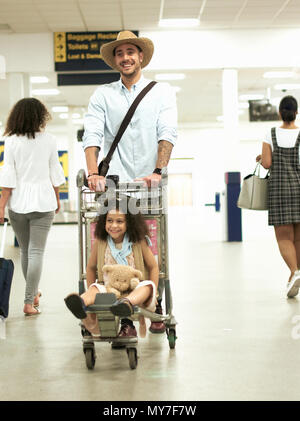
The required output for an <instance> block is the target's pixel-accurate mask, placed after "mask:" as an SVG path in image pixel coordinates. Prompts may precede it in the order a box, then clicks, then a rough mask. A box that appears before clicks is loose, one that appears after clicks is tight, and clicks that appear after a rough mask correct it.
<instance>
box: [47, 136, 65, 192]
mask: <svg viewBox="0 0 300 421" xmlns="http://www.w3.org/2000/svg"><path fill="white" fill-rule="evenodd" d="M53 140H54V139H53ZM51 146H52V149H51V155H50V160H49V166H50V179H51V183H52V185H53V186H54V187H58V186H61V185H62V184H65V182H66V179H65V175H64V170H63V168H62V166H61V164H60V162H59V159H58V152H57V147H56V142H55V141H53V142H52V145H51Z"/></svg>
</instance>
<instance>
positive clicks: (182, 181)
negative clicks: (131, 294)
mask: <svg viewBox="0 0 300 421" xmlns="http://www.w3.org/2000/svg"><path fill="white" fill-rule="evenodd" d="M189 25H190V26H189ZM121 30H130V31H138V34H139V36H143V37H148V38H150V39H152V40H153V42H154V46H155V52H154V55H153V58H152V60H151V62H150V63H149V65H148V66H147V67H146V68H145V69H144V70H143V74H144V76H145V77H146V78H148V79H153V80H157V81H163V82H167V83H169V84H170V85H171V86H172V87H173V88H174V90H175V92H176V99H177V107H178V139H177V143H176V145H175V147H174V150H173V153H172V157H171V160H170V163H169V166H168V201H167V210H168V212H167V220H168V227H167V233H166V234H167V239H168V241H167V243H168V254H169V256H168V261H169V277H170V286H171V295H172V302H173V306H172V313H173V315H174V317H175V320H176V323H177V324H176V337H177V338H176V341H175V347H170V343H169V341H168V338H167V335H166V334H165V333H164V334H153V333H151V332H149V331H147V335H146V337H145V338H138V344H137V355H138V363H137V366H136V368H135V369H132V368H130V366H129V362H128V357H127V354H126V351H125V350H124V349H112V348H111V345H110V344H109V343H105V342H97V343H95V350H96V361H95V366H94V368H93V369H89V368H88V367H87V365H86V359H85V355H84V353H83V346H82V336H81V328H80V324H79V320H78V319H76V318H75V317H74V316H73V315H72V314H71V313H70V312H69V311H68V310H67V308H66V306H65V303H64V297H65V296H66V295H67V294H69V293H70V292H78V280H79V278H80V276H81V273H80V268H79V259H80V253H81V247H80V243H79V236H78V193H79V192H80V190H79V189H78V187H77V184H76V178H77V175H78V172H79V171H80V170H81V169H84V170H85V171H86V164H85V156H84V152H83V148H82V142H81V135H82V130H83V118H84V115H85V113H86V112H87V107H88V103H89V99H90V96H91V95H92V93H93V92H94V91H95V89H96V88H97V85H98V82H97V83H95V80H100V79H101V78H103V77H104V78H105V77H106V76H107V77H111V75H112V72H111V71H110V70H103V69H102V68H101V67H100V68H99V69H100V70H97V69H98V68H97V60H98V61H100V60H99V57H98V50H99V48H98V47H99V45H100V44H99V43H98V44H97V42H96V41H97V40H98V39H103V38H101V37H103V36H104V35H105V34H112V33H114V34H115V36H116V35H117V33H118V32H119V31H121ZM68 34H69V35H70V34H73V35H74V36H78V34H81V35H83V34H89V35H90V36H94V37H96V38H95V40H96V41H95V42H94V43H93V45H89V46H88V47H85V45H87V44H86V43H84V42H83V41H82V39H81V38H80V37H78V38H76V40H77V41H76V45H75V44H72V42H69V43H68V42H66V43H65V44H60V42H61V39H63V37H65V39H68V38H67V37H68ZM299 36H300V2H299V1H298V0H286V1H282V0H260V1H257V0H226V1H224V0H188V1H184V2H182V1H178V0H151V1H150V2H149V1H147V0H139V1H137V0H109V1H108V0H59V1H58V0H53V1H50V0H9V1H7V0H0V92H1V95H0V135H2V134H3V132H4V128H5V124H6V119H7V117H8V113H9V111H10V109H11V107H12V106H13V105H14V103H15V102H16V101H17V100H19V99H20V98H22V97H26V96H34V97H36V98H39V99H40V100H41V101H42V102H44V103H45V105H46V106H47V108H48V109H49V111H50V113H51V115H52V120H51V121H50V122H49V123H48V126H47V130H48V131H49V132H51V133H53V134H54V135H55V137H56V140H57V147H58V152H59V156H60V161H61V164H62V166H63V169H64V173H65V177H66V180H67V181H66V184H65V185H64V186H63V187H62V189H61V204H62V207H61V210H60V212H59V213H58V214H57V215H56V216H55V220H54V224H53V226H52V227H51V230H50V233H49V237H48V242H47V246H46V251H45V256H44V264H43V272H42V278H41V282H40V289H41V291H42V296H41V299H40V310H41V314H39V315H38V316H32V317H25V316H24V314H23V301H24V290H25V282H24V278H23V275H22V271H21V262H20V254H19V253H20V252H19V248H18V247H17V245H16V242H15V237H14V233H13V231H12V227H11V226H10V225H8V227H7V231H6V240H5V248H4V257H5V258H7V259H12V260H13V262H14V265H15V271H14V276H13V282H12V287H11V295H10V308H9V316H8V317H7V318H6V319H5V321H2V323H0V350H1V358H0V373H1V375H0V385H1V387H0V390H1V392H0V400H1V401H15V400H17V401H120V400H121V401H174V402H175V401H290V400H292V401H297V400H299V392H298V390H299V387H300V378H299V374H298V371H297V365H298V361H299V359H300V356H299V355H300V353H299V345H300V305H299V302H300V301H299V300H300V295H299V296H296V297H294V298H291V299H288V298H287V296H286V284H287V281H288V277H289V270H288V268H287V267H286V265H285V263H284V262H283V260H282V258H281V256H280V254H279V250H278V246H277V243H276V240H275V235H274V229H273V227H270V226H268V215H267V212H266V211H253V210H240V211H239V212H240V213H239V216H240V218H241V221H240V224H238V223H237V222H236V221H235V222H233V225H236V226H235V227H234V228H235V232H238V234H237V237H234V238H232V237H230V229H231V228H232V225H231V224H232V220H230V221H229V210H228V208H227V205H228V189H229V186H228V184H227V181H228V178H227V176H226V174H228V173H235V174H239V177H240V181H241V182H242V179H243V178H244V177H245V176H247V175H248V174H251V173H253V171H254V169H255V166H256V161H255V160H256V156H257V155H258V154H260V153H261V147H262V141H263V139H264V138H265V134H266V132H267V131H268V130H269V129H270V128H271V127H274V126H276V127H278V126H279V125H280V121H278V105H279V102H280V100H281V98H282V97H284V96H285V95H293V96H294V97H295V98H296V99H297V100H298V102H299V100H300V95H299V89H300V82H299V80H300V54H299V51H298V49H297V48H296V44H297V43H296V42H295V40H297V39H299ZM97 37H98V38H97ZM69 39H71V38H69ZM81 42H82V44H80V43H81ZM60 45H62V47H61V48H60ZM74 45H75V46H74ZM64 48H65V49H66V51H65V54H66V56H65V58H63V59H62V58H61V57H60V51H61V49H62V50H63V49H64ZM68 48H69V49H70V51H71V49H73V50H75V49H76V48H82V51H83V50H84V49H85V48H92V49H94V53H93V54H94V56H93V54H92V53H91V55H90V56H89V57H90V58H89V60H88V59H87V57H88V56H82V58H81V61H82V62H84V66H87V67H86V68H85V67H83V69H85V70H80V69H78V68H75V67H76V66H75V64H76V63H74V62H75V61H76V60H73V59H72V54H73V53H72V54H71V52H70V51H69V53H68ZM82 54H83V53H82ZM84 54H85V53H84ZM84 57H85V58H84ZM72 60H73V61H72ZM77 61H78V60H77ZM79 61H80V60H79ZM87 61H89V63H88V64H87ZM91 63H92V64H91ZM95 63H96V64H95ZM77 65H78V63H77ZM64 66H66V67H64ZM68 66H69V67H68ZM72 66H73V67H72ZM74 66H75V67H74ZM89 66H91V67H89ZM93 66H96V67H94V68H93ZM68 76H69V77H70V78H71V79H72V78H73V79H72V81H73V82H70V79H68ZM97 78H98V79H97ZM91 80H92V81H94V82H91ZM102 80H103V79H102ZM74 81H75V82H74ZM297 122H298V124H299V125H300V123H299V119H298V118H297V120H296V124H297ZM0 150H1V155H0V156H1V163H0V165H3V150H4V139H3V136H1V139H0ZM4 159H5V153H4ZM0 171H1V170H0ZM261 174H262V176H264V175H265V174H266V171H265V170H264V169H261ZM3 232H4V228H3V226H1V227H0V240H1V238H2V237H3ZM165 302H166V297H165V296H164V298H163V307H164V310H165ZM146 323H147V328H149V326H150V321H149V320H146Z"/></svg>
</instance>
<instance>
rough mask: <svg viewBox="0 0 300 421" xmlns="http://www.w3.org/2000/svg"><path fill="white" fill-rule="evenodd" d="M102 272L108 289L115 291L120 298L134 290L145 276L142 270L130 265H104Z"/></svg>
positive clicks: (108, 290)
mask: <svg viewBox="0 0 300 421" xmlns="http://www.w3.org/2000/svg"><path fill="white" fill-rule="evenodd" d="M102 272H103V277H104V279H105V287H106V291H107V292H113V293H114V294H115V295H116V297H117V298H118V299H119V298H121V297H126V296H127V295H128V294H129V293H130V292H131V291H132V290H134V289H135V287H136V286H138V284H139V282H140V280H141V279H142V277H143V275H142V272H141V271H140V270H137V269H134V268H133V267H131V266H128V265H104V266H103V268H102Z"/></svg>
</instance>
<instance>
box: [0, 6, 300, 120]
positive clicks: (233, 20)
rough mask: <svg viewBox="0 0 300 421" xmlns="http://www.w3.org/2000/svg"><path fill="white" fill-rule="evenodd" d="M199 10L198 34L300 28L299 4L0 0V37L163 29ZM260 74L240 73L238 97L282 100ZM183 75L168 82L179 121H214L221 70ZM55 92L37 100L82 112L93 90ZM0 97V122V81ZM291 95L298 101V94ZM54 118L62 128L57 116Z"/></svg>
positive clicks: (3, 100)
mask: <svg viewBox="0 0 300 421" xmlns="http://www.w3.org/2000/svg"><path fill="white" fill-rule="evenodd" d="M162 6H164V7H162ZM200 11H201V24H200V26H199V30H209V29H212V30H215V29H224V28H228V29H230V28H247V29H249V28H250V29H251V28H260V29H264V28H281V27H284V28H299V27H300V0H290V1H285V0H164V1H162V0H59V1H56V0H0V23H1V24H3V28H2V29H1V27H0V32H1V33H4V31H5V25H8V29H7V30H6V32H7V33H9V32H12V33H23V32H24V33H30V32H32V33H40V32H55V31H62V32H70V31H74V32H75V31H101V30H102V31H118V30H120V29H129V30H130V29H131V30H158V29H159V30H162V28H159V27H158V21H159V17H160V14H161V13H162V17H164V18H170V17H197V16H199V14H200ZM296 45H297V40H295V47H296ZM296 50H297V49H296V48H295V53H296ZM38 70H39V69H36V75H39V71H38ZM278 70H280V69H278ZM291 70H292V69H291ZM263 73H264V69H244V70H240V71H239V92H240V93H249V92H252V93H253V92H256V91H257V90H260V91H261V92H262V93H265V92H266V90H267V88H270V89H271V92H272V95H273V96H274V95H279V96H280V95H283V93H282V92H280V91H279V92H275V91H274V90H273V85H274V84H275V81H273V80H272V81H270V80H267V79H264V78H263ZM185 74H186V78H185V79H184V80H183V81H178V82H171V84H172V85H174V86H179V87H180V88H181V91H180V92H179V93H178V94H177V101H178V110H179V121H180V122H195V121H200V122H201V121H211V122H215V121H216V116H217V115H220V114H221V113H222V103H221V98H222V95H221V86H222V84H221V76H222V72H221V70H215V71H214V70H197V71H185ZM145 75H146V76H147V77H149V78H154V77H155V73H153V72H152V73H151V72H147V70H146V69H145ZM47 76H48V77H49V78H50V83H49V84H48V85H49V86H48V87H53V88H54V87H56V74H55V73H54V72H49V74H47ZM281 81H282V80H278V81H276V82H277V83H279V82H281ZM36 87H42V86H36ZM59 89H60V91H61V95H59V96H58V97H41V99H42V100H43V101H44V102H45V103H46V105H47V106H48V107H49V109H50V110H51V107H52V105H58V104H60V105H69V106H74V107H79V108H80V109H81V108H85V107H86V106H87V104H88V101H89V98H90V96H91V94H92V93H93V92H94V90H95V89H96V86H80V87H74V86H66V87H59ZM0 92H1V96H0V120H3V119H4V118H5V117H6V116H7V113H8V110H9V102H8V98H9V90H8V81H7V80H0ZM291 94H295V96H296V97H297V92H291ZM191 98H192V101H191ZM243 118H246V117H243ZM53 119H54V120H53V121H55V122H60V123H61V124H66V123H65V122H63V121H62V120H60V119H59V118H58V116H57V115H54V116H53Z"/></svg>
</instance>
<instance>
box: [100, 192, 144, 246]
mask: <svg viewBox="0 0 300 421" xmlns="http://www.w3.org/2000/svg"><path fill="white" fill-rule="evenodd" d="M115 199H116V200H113V201H109V200H106V201H105V202H104V206H105V213H104V214H101V215H99V216H98V219H97V223H96V228H95V236H96V238H98V239H99V240H104V241H105V240H106V239H107V236H108V234H107V231H106V229H105V225H106V218H107V215H108V213H109V212H110V211H112V210H118V211H119V212H122V213H124V214H125V216H126V228H127V230H126V232H127V234H128V237H129V241H131V242H132V243H136V242H139V241H142V240H143V239H145V235H149V229H148V226H147V223H146V221H145V219H144V217H143V215H142V214H141V213H140V212H138V213H137V214H133V213H130V209H132V206H135V205H137V201H136V199H134V198H133V197H128V196H118V197H116V198H115ZM129 201H130V206H129ZM134 202H135V203H134Z"/></svg>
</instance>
